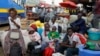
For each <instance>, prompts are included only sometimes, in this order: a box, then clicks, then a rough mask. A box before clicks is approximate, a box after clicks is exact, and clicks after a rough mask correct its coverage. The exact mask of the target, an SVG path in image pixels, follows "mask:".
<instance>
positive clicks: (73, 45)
mask: <svg viewBox="0 0 100 56" xmlns="http://www.w3.org/2000/svg"><path fill="white" fill-rule="evenodd" d="M76 44H77V42H76V41H73V43H72V45H65V46H66V47H69V48H75V47H76Z"/></svg>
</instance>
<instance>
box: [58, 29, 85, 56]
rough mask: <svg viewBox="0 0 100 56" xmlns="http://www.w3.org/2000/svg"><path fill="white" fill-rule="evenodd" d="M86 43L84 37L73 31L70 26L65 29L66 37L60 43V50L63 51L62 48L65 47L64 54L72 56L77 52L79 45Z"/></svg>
mask: <svg viewBox="0 0 100 56" xmlns="http://www.w3.org/2000/svg"><path fill="white" fill-rule="evenodd" d="M85 43H86V38H85V37H84V36H83V35H82V34H80V33H76V32H74V30H73V29H72V28H68V29H67V34H66V37H65V38H64V42H62V43H61V44H60V46H61V47H63V48H60V49H59V50H60V52H61V53H63V52H64V50H66V49H67V55H66V56H72V55H74V54H78V50H79V47H80V46H82V45H84V44H85Z"/></svg>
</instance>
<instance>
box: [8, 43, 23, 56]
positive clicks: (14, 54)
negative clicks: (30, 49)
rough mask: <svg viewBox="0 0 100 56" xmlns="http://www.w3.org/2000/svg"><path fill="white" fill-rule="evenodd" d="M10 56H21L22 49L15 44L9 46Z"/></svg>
mask: <svg viewBox="0 0 100 56" xmlns="http://www.w3.org/2000/svg"><path fill="white" fill-rule="evenodd" d="M10 56H22V49H21V47H20V44H19V43H15V44H13V45H12V46H11V48H10Z"/></svg>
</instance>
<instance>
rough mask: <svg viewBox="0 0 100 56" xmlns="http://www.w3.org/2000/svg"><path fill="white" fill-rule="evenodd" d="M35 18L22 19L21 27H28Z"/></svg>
mask: <svg viewBox="0 0 100 56" xmlns="http://www.w3.org/2000/svg"><path fill="white" fill-rule="evenodd" d="M33 22H34V20H27V19H21V28H22V29H27V28H28V27H29V25H30V24H31V23H33Z"/></svg>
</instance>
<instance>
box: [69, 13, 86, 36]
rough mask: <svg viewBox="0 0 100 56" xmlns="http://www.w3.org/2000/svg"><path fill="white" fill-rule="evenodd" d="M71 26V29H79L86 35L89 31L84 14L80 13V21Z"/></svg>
mask: <svg viewBox="0 0 100 56" xmlns="http://www.w3.org/2000/svg"><path fill="white" fill-rule="evenodd" d="M70 25H71V27H74V28H77V30H78V32H79V33H82V34H85V33H86V31H87V28H86V24H85V20H84V19H82V13H78V19H77V20H76V21H75V22H73V23H71V24H70Z"/></svg>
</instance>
